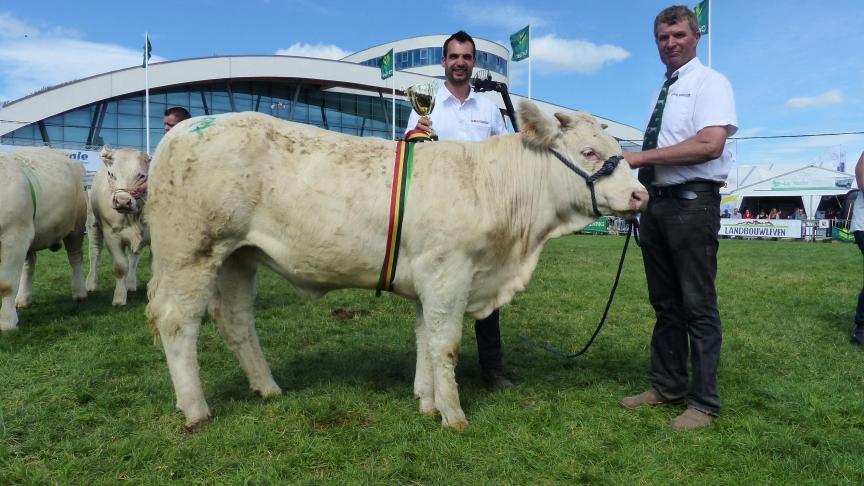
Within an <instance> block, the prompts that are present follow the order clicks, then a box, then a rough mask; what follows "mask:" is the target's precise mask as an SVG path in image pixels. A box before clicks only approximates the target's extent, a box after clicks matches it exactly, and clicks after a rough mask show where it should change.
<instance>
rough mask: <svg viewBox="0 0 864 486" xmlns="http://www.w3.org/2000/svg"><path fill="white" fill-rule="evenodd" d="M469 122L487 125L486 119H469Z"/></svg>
mask: <svg viewBox="0 0 864 486" xmlns="http://www.w3.org/2000/svg"><path fill="white" fill-rule="evenodd" d="M471 123H481V124H483V125H488V124H489V122H488V121H486V120H471Z"/></svg>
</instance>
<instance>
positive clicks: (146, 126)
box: [144, 32, 150, 155]
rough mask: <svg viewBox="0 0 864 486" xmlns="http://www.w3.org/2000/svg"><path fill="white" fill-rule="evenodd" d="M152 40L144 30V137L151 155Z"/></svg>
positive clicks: (148, 152) (148, 153)
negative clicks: (148, 46) (150, 44)
mask: <svg viewBox="0 0 864 486" xmlns="http://www.w3.org/2000/svg"><path fill="white" fill-rule="evenodd" d="M149 41H150V38H149V35H148V33H147V32H144V134H145V135H144V137H145V138H144V139H145V140H146V142H145V143H146V145H145V147H146V148H147V150H146V152H147V155H150V77H149V71H150V59H148V58H149V57H150V56H148V54H150V53H149V52H148V50H147V43H148V42H149Z"/></svg>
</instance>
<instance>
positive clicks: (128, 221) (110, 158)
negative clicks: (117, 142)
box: [87, 147, 150, 305]
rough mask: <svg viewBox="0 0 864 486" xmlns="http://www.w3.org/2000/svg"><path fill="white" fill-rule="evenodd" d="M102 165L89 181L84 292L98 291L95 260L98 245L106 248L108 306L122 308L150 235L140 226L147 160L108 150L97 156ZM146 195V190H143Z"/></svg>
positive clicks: (133, 287) (135, 285) (132, 153)
mask: <svg viewBox="0 0 864 486" xmlns="http://www.w3.org/2000/svg"><path fill="white" fill-rule="evenodd" d="M99 155H100V156H101V157H102V161H103V162H104V163H105V165H104V166H103V167H102V168H100V169H99V171H98V172H96V175H95V176H94V177H93V187H92V188H91V189H90V207H91V209H92V212H93V218H92V220H91V221H90V224H89V231H88V234H89V235H90V273H89V274H88V275H87V290H89V291H90V292H93V291H95V290H96V288H97V287H98V280H99V276H98V268H99V260H100V257H101V255H102V244H103V242H104V244H105V246H107V247H108V253H110V255H111V260H112V262H113V268H114V278H115V283H114V297H113V299H112V300H111V304H112V305H126V297H127V293H128V292H134V291H135V290H137V288H138V282H137V276H136V273H137V270H138V262H139V260H140V259H141V252H142V251H143V249H144V246H146V245H148V244H149V243H150V235H149V233H148V231H147V226H146V225H145V224H144V216H143V213H142V210H143V209H144V202H145V200H146V196H147V194H146V192H143V191H142V190H141V189H140V188H142V187H146V184H145V183H146V181H147V170H148V168H149V166H150V156H149V155H147V154H145V153H143V152H139V151H138V150H133V149H120V150H113V151H112V150H110V149H108V148H107V147H106V148H103V149H102V153H100V154H99ZM145 191H146V190H145Z"/></svg>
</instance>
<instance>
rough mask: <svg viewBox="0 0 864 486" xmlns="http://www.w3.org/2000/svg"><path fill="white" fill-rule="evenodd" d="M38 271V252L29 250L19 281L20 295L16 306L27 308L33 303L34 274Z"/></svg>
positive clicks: (17, 297)
mask: <svg viewBox="0 0 864 486" xmlns="http://www.w3.org/2000/svg"><path fill="white" fill-rule="evenodd" d="M35 272H36V252H35V251H28V252H27V257H26V258H25V259H24V265H23V266H22V267H21V280H20V281H19V283H18V296H16V297H15V308H17V309H26V308H27V307H30V304H32V303H33V274H34V273H35Z"/></svg>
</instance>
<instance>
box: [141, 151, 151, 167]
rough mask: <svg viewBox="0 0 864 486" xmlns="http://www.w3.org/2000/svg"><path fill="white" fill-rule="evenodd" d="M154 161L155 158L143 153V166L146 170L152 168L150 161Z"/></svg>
mask: <svg viewBox="0 0 864 486" xmlns="http://www.w3.org/2000/svg"><path fill="white" fill-rule="evenodd" d="M151 160H153V157H150V156H149V155H147V154H145V153H143V152H142V153H141V165H142V166H144V170H145V171H146V170H148V169H149V168H150V161H151Z"/></svg>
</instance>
